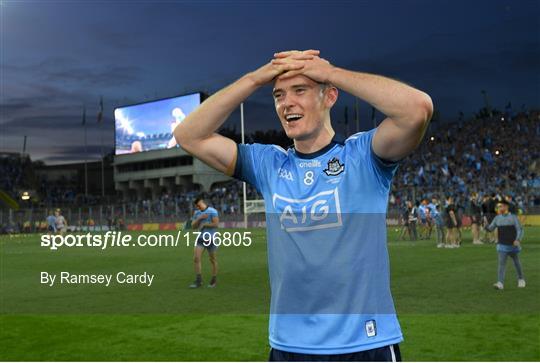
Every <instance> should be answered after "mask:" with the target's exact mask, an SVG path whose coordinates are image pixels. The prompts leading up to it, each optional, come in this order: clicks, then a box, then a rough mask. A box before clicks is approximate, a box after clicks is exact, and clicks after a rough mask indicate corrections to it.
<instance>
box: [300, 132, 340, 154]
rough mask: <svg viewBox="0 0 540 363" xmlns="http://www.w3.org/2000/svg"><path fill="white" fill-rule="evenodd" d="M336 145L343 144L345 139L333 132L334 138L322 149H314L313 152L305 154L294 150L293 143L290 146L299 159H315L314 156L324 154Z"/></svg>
mask: <svg viewBox="0 0 540 363" xmlns="http://www.w3.org/2000/svg"><path fill="white" fill-rule="evenodd" d="M336 145H345V139H344V138H343V137H342V136H341V135H338V134H335V135H334V138H333V139H332V141H330V143H329V144H328V145H326V146H325V147H323V148H322V149H320V150H318V151H315V152H312V153H307V154H306V153H302V152H300V151H298V150H296V149H295V148H294V144H293V145H291V147H290V148H291V149H293V150H294V152H295V153H296V155H297V156H298V157H299V158H300V159H315V158H317V157H319V156H321V155H323V154H325V153H326V152H328V151H330V149H331V148H333V147H334V146H336Z"/></svg>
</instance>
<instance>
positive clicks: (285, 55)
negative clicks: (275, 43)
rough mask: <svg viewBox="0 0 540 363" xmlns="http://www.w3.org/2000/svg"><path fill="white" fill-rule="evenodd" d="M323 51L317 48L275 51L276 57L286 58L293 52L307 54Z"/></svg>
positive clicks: (316, 53) (317, 53)
mask: <svg viewBox="0 0 540 363" xmlns="http://www.w3.org/2000/svg"><path fill="white" fill-rule="evenodd" d="M320 53H321V52H320V51H319V50H316V49H308V50H304V51H299V50H287V51H283V52H278V53H274V58H286V57H289V56H291V55H293V54H306V55H319V54H320Z"/></svg>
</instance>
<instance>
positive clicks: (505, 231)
mask: <svg viewBox="0 0 540 363" xmlns="http://www.w3.org/2000/svg"><path fill="white" fill-rule="evenodd" d="M509 209H510V202H509V201H508V200H506V199H503V200H501V201H500V202H499V204H498V205H497V210H498V212H499V214H498V215H497V216H496V217H495V218H494V219H493V220H492V221H491V223H490V224H489V226H486V230H487V231H489V232H493V231H494V230H495V228H497V239H498V241H497V253H498V255H499V266H498V270H497V282H496V283H494V284H493V287H494V288H495V289H497V290H503V289H504V275H505V273H506V260H507V258H508V257H510V258H511V259H512V260H513V261H514V267H515V268H516V272H517V277H518V285H517V286H518V287H520V288H523V287H525V285H526V284H525V278H524V277H523V269H522V268H521V261H520V260H519V253H520V252H521V240H522V239H523V227H521V223H519V220H518V218H517V216H516V215H514V214H512V213H511V212H510V210H509Z"/></svg>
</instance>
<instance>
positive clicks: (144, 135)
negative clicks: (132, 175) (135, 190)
mask: <svg viewBox="0 0 540 363" xmlns="http://www.w3.org/2000/svg"><path fill="white" fill-rule="evenodd" d="M201 102H202V94H201V93H194V94H189V95H185V96H178V97H172V98H166V99H162V100H158V101H152V102H146V103H141V104H137V105H131V106H124V107H118V108H116V109H115V110H114V119H115V128H116V133H115V148H116V155H121V154H131V153H136V152H141V151H149V150H160V149H170V148H174V147H178V146H179V145H178V144H177V143H176V140H175V139H174V136H173V134H172V132H173V130H174V128H175V127H176V126H177V125H178V124H180V123H181V122H182V121H183V120H184V118H185V117H186V116H187V115H189V114H190V113H191V112H192V111H193V110H195V108H196V107H197V106H199V105H200V104H201Z"/></svg>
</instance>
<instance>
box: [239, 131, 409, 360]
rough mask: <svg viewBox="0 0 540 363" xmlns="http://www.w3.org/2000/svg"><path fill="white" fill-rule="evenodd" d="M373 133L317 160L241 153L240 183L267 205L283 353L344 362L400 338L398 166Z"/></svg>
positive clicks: (253, 147)
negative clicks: (393, 200)
mask: <svg viewBox="0 0 540 363" xmlns="http://www.w3.org/2000/svg"><path fill="white" fill-rule="evenodd" d="M374 132H375V130H371V131H369V132H361V133H357V134H355V135H353V136H351V137H349V138H348V139H347V140H346V141H345V142H338V141H335V140H334V141H333V142H332V143H331V144H329V145H328V146H327V147H325V148H323V149H322V150H320V151H319V152H316V153H313V154H302V153H300V152H298V151H296V150H295V149H294V148H291V149H289V150H284V149H282V148H281V147H279V146H276V145H261V144H250V145H245V144H241V145H238V158H237V164H236V169H235V177H237V178H239V179H241V180H244V181H246V182H248V183H250V184H252V185H253V186H255V187H256V188H257V189H258V191H259V192H260V193H261V194H262V195H263V197H264V200H265V209H266V223H267V240H268V268H269V275H270V287H271V302H270V326H269V339H270V345H271V346H272V347H274V348H276V349H280V350H284V351H288V352H296V353H306V354H343V353H350V352H355V351H363V350H369V349H374V348H377V347H382V346H385V345H389V344H395V343H399V342H400V341H401V340H402V333H401V329H400V326H399V323H398V320H397V317H396V314H395V309H394V303H393V300H392V296H391V293H390V275H389V261H388V251H387V246H386V208H387V203H388V192H389V189H390V185H391V180H392V177H393V175H394V173H395V171H396V168H397V164H396V163H388V162H385V161H383V160H381V159H380V158H378V157H377V156H376V155H375V154H374V152H373V150H372V148H371V140H372V138H373V135H374Z"/></svg>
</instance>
